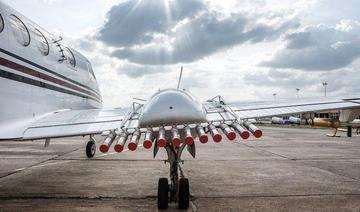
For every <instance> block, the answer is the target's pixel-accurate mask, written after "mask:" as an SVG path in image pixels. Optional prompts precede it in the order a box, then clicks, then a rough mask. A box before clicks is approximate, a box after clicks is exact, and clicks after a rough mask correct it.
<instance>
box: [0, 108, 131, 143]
mask: <svg viewBox="0 0 360 212" xmlns="http://www.w3.org/2000/svg"><path fill="white" fill-rule="evenodd" d="M126 111H127V110H125V109H122V108H115V109H86V110H62V111H56V112H52V113H48V114H44V115H42V116H40V117H36V118H31V119H28V120H18V121H17V122H12V123H6V124H2V125H0V129H1V131H0V140H35V139H40V138H56V137H67V136H81V135H94V134H100V133H102V132H103V131H106V130H110V129H115V128H117V127H118V126H120V123H121V121H122V120H123V118H124V116H125V115H126Z"/></svg>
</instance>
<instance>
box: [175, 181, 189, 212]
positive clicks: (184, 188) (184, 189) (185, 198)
mask: <svg viewBox="0 0 360 212" xmlns="http://www.w3.org/2000/svg"><path fill="white" fill-rule="evenodd" d="M189 187H190V186H189V180H188V179H187V178H180V180H179V202H178V204H179V208H180V209H188V208H189V204H190V188H189Z"/></svg>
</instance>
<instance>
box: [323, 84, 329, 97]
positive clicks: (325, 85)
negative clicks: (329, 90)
mask: <svg viewBox="0 0 360 212" xmlns="http://www.w3.org/2000/svg"><path fill="white" fill-rule="evenodd" d="M322 85H323V86H324V95H325V97H326V87H327V85H328V83H327V82H323V83H322Z"/></svg>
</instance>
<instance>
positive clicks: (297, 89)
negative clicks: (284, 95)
mask: <svg viewBox="0 0 360 212" xmlns="http://www.w3.org/2000/svg"><path fill="white" fill-rule="evenodd" d="M299 91H300V88H296V96H297V98H299Z"/></svg>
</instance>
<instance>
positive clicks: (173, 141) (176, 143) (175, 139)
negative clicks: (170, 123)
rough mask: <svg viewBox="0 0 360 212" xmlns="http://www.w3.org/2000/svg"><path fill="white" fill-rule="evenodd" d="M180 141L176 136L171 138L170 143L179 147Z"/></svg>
mask: <svg viewBox="0 0 360 212" xmlns="http://www.w3.org/2000/svg"><path fill="white" fill-rule="evenodd" d="M180 143H181V141H180V138H178V137H175V138H173V140H172V144H173V146H174V147H179V146H180Z"/></svg>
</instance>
